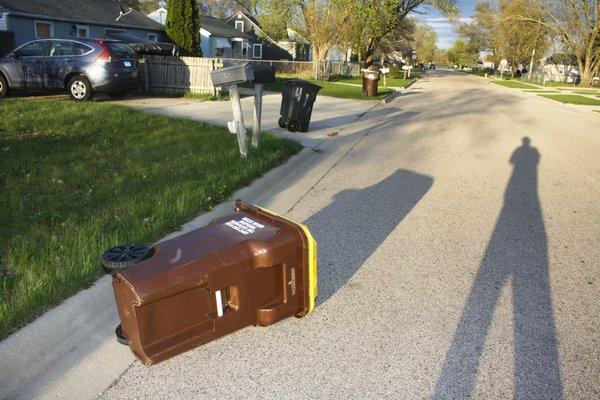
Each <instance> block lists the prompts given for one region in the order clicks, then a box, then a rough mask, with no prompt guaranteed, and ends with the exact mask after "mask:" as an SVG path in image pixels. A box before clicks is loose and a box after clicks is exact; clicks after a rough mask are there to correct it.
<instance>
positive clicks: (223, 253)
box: [113, 201, 317, 365]
mask: <svg viewBox="0 0 600 400" xmlns="http://www.w3.org/2000/svg"><path fill="white" fill-rule="evenodd" d="M235 209H236V211H235V212H234V213H232V214H229V215H227V216H224V217H222V218H218V219H216V220H214V221H212V222H211V223H210V224H209V225H207V226H206V227H204V228H201V229H198V230H194V231H191V232H188V233H186V234H183V235H181V236H178V237H176V238H173V239H170V240H167V241H164V242H161V243H157V244H155V245H154V246H152V253H151V255H150V256H149V257H147V258H146V259H144V260H143V261H141V262H139V263H138V264H136V265H133V266H130V267H127V268H124V269H123V270H120V271H119V272H117V273H115V274H114V275H113V287H114V292H115V298H116V302H117V308H118V311H119V317H120V319H121V327H122V329H121V332H122V335H123V338H122V339H124V340H126V341H127V343H128V344H129V346H130V348H131V350H132V351H133V353H134V354H135V355H136V356H137V357H138V358H139V359H140V360H141V361H142V362H143V363H144V364H146V365H151V364H154V363H157V362H159V361H162V360H165V359H167V358H169V357H172V356H174V355H177V354H180V353H182V352H184V351H187V350H190V349H192V348H194V347H197V346H199V345H202V344H204V343H207V342H209V341H211V340H214V339H217V338H219V337H221V336H224V335H227V334H229V333H231V332H234V331H236V330H238V329H241V328H243V327H246V326H248V325H261V326H267V325H270V324H273V323H275V322H277V321H279V320H281V319H284V318H286V317H289V316H292V315H295V316H297V317H302V316H304V315H306V314H308V313H309V312H310V311H312V309H313V308H314V302H315V298H316V296H317V255H316V242H315V240H314V239H313V237H312V235H311V234H310V232H309V231H308V228H307V227H306V226H304V225H302V224H300V223H297V222H294V221H291V220H289V219H287V218H284V217H281V216H279V215H277V214H274V213H272V212H270V211H267V210H264V209H262V208H259V207H256V206H252V205H249V204H245V203H242V202H240V201H237V202H236V205H235Z"/></svg>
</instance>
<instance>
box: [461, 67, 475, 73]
mask: <svg viewBox="0 0 600 400" xmlns="http://www.w3.org/2000/svg"><path fill="white" fill-rule="evenodd" d="M463 71H465V72H471V71H473V68H471V67H463Z"/></svg>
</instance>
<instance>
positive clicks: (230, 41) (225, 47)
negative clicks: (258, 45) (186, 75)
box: [200, 15, 254, 59]
mask: <svg viewBox="0 0 600 400" xmlns="http://www.w3.org/2000/svg"><path fill="white" fill-rule="evenodd" d="M253 43H254V42H253V40H252V37H250V35H247V34H245V33H244V32H241V31H239V30H237V29H235V28H233V27H232V26H230V25H228V24H226V23H225V22H223V21H221V20H220V19H218V18H213V17H209V16H206V15H201V16H200V47H201V48H202V56H203V57H222V58H242V59H246V58H251V54H250V53H251V52H252V45H253Z"/></svg>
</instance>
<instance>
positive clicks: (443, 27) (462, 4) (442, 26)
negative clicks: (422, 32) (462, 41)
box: [414, 0, 479, 49]
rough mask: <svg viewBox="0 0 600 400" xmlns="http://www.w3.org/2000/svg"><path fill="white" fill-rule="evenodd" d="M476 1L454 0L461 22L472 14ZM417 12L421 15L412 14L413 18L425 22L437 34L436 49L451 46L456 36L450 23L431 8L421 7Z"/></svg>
mask: <svg viewBox="0 0 600 400" xmlns="http://www.w3.org/2000/svg"><path fill="white" fill-rule="evenodd" d="M478 1H479V0H456V4H457V5H458V8H459V9H460V17H461V18H462V21H467V20H468V18H469V17H470V16H471V15H472V14H473V11H474V9H475V3H477V2H478ZM419 12H420V13H422V14H414V17H415V18H416V19H419V20H422V21H425V22H427V23H428V24H429V25H430V26H431V27H432V28H433V29H434V30H435V31H436V32H437V34H438V47H440V48H442V49H447V48H448V47H450V46H452V43H454V41H455V40H456V38H457V34H456V31H455V30H454V28H453V27H452V24H451V23H450V21H448V20H447V19H446V18H444V17H443V16H442V14H441V13H440V12H439V11H438V10H436V9H435V8H433V7H431V6H427V7H421V8H420V9H419Z"/></svg>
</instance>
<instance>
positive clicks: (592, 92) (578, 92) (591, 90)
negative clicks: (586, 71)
mask: <svg viewBox="0 0 600 400" xmlns="http://www.w3.org/2000/svg"><path fill="white" fill-rule="evenodd" d="M572 93H575V94H587V95H597V94H600V90H595V89H588V90H573V91H572Z"/></svg>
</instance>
